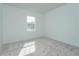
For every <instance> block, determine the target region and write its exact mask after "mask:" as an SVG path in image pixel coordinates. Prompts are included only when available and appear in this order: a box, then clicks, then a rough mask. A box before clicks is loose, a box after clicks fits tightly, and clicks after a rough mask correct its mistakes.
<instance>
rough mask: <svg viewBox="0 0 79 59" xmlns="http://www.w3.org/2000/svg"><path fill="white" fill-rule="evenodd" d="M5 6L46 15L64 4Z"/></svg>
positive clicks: (17, 4) (13, 4)
mask: <svg viewBox="0 0 79 59" xmlns="http://www.w3.org/2000/svg"><path fill="white" fill-rule="evenodd" d="M6 4H8V5H11V6H15V7H19V8H23V9H27V10H29V11H33V12H39V13H46V12H48V11H50V10H53V9H55V8H57V7H59V6H62V5H65V3H6Z"/></svg>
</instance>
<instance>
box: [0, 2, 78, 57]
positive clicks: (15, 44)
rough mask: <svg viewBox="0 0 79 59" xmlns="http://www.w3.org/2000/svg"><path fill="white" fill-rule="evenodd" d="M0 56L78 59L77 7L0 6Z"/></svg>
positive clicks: (40, 4)
mask: <svg viewBox="0 0 79 59" xmlns="http://www.w3.org/2000/svg"><path fill="white" fill-rule="evenodd" d="M0 56H79V3H0Z"/></svg>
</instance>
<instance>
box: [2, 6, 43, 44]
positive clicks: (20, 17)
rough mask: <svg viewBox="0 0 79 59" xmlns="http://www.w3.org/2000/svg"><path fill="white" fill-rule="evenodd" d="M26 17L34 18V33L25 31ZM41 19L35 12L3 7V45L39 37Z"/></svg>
mask: <svg viewBox="0 0 79 59" xmlns="http://www.w3.org/2000/svg"><path fill="white" fill-rule="evenodd" d="M26 16H34V17H36V22H37V24H36V31H35V32H27V31H26ZM42 20H43V17H42V15H41V14H39V13H36V12H31V11H27V10H25V9H21V8H16V7H14V6H8V5H3V43H4V44H5V43H9V42H15V41H19V40H27V39H32V38H37V37H41V36H42V35H43V32H42V31H43V30H42V28H43V26H42V25H43V21H42Z"/></svg>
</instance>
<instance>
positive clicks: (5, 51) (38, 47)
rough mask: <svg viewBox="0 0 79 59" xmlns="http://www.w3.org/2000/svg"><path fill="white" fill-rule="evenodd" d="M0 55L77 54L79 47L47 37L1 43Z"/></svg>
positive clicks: (78, 53)
mask: <svg viewBox="0 0 79 59" xmlns="http://www.w3.org/2000/svg"><path fill="white" fill-rule="evenodd" d="M1 56H79V48H78V47H75V46H71V45H68V44H65V43H62V42H59V41H56V40H53V39H49V38H38V39H33V40H29V41H20V42H15V43H9V44H5V45H3V48H2V53H1Z"/></svg>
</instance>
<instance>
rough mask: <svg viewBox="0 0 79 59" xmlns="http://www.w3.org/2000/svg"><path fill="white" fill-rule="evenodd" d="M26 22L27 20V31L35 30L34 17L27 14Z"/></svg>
mask: <svg viewBox="0 0 79 59" xmlns="http://www.w3.org/2000/svg"><path fill="white" fill-rule="evenodd" d="M26 22H27V29H26V30H27V31H29V32H32V31H35V26H36V18H35V17H33V16H27V19H26Z"/></svg>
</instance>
